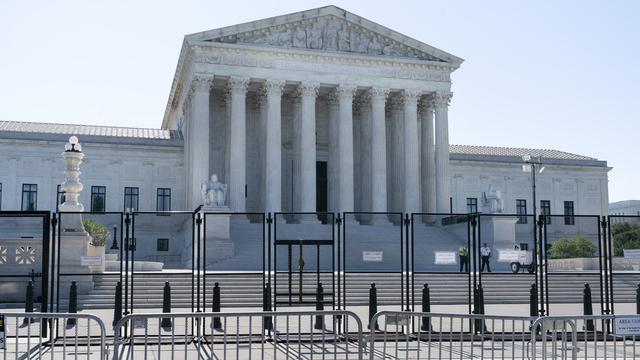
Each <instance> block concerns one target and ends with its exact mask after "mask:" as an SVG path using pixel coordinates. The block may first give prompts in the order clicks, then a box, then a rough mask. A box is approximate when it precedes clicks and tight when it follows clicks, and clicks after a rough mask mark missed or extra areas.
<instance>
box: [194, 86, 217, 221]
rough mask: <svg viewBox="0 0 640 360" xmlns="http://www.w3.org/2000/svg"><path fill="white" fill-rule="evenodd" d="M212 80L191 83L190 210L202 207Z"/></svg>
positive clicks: (207, 172) (206, 175) (207, 167)
mask: <svg viewBox="0 0 640 360" xmlns="http://www.w3.org/2000/svg"><path fill="white" fill-rule="evenodd" d="M212 82H213V78H212V77H209V76H196V77H194V78H193V80H192V81H191V86H192V89H191V91H192V94H191V116H190V118H189V120H190V122H191V124H190V126H189V128H190V131H189V133H190V135H191V139H190V141H189V143H190V144H191V149H192V154H193V158H192V159H193V162H192V163H191V164H190V166H191V184H190V185H189V191H190V193H191V204H190V205H191V209H195V208H196V207H198V206H199V205H202V195H201V190H200V188H201V184H202V183H203V182H205V181H206V180H207V179H208V178H209V176H210V174H209V150H210V148H209V125H210V117H209V95H210V93H211V85H212Z"/></svg>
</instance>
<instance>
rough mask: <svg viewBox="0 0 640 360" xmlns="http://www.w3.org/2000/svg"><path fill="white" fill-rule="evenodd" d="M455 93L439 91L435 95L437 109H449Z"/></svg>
mask: <svg viewBox="0 0 640 360" xmlns="http://www.w3.org/2000/svg"><path fill="white" fill-rule="evenodd" d="M452 97H453V93H451V92H448V91H437V92H435V93H434V94H433V98H434V100H435V106H436V107H447V106H449V104H451V98H452Z"/></svg>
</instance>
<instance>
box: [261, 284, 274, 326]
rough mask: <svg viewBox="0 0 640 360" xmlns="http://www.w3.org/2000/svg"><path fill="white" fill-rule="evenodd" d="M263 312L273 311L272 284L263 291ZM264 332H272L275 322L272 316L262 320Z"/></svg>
mask: <svg viewBox="0 0 640 360" xmlns="http://www.w3.org/2000/svg"><path fill="white" fill-rule="evenodd" d="M262 311H271V284H269V283H267V285H266V286H265V287H264V290H263V291H262ZM262 326H263V328H264V330H268V331H271V330H272V329H273V322H272V319H271V316H265V317H264V319H263V320H262Z"/></svg>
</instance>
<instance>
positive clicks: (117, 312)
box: [111, 281, 122, 327]
mask: <svg viewBox="0 0 640 360" xmlns="http://www.w3.org/2000/svg"><path fill="white" fill-rule="evenodd" d="M120 319H122V283H121V282H120V281H118V282H117V283H116V299H115V306H114V307H113V322H112V323H111V326H113V327H115V326H116V324H117V323H118V321H120Z"/></svg>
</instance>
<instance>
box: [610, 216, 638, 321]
mask: <svg viewBox="0 0 640 360" xmlns="http://www.w3.org/2000/svg"><path fill="white" fill-rule="evenodd" d="M607 223H608V227H607V235H608V240H609V243H608V244H607V249H606V250H607V254H608V257H607V258H606V261H607V262H608V263H607V264H608V265H609V269H610V273H609V277H608V278H605V286H606V287H608V288H609V290H610V291H609V295H610V299H608V300H609V302H610V304H611V306H612V310H614V311H615V312H617V313H631V312H635V311H636V309H635V302H636V290H637V286H638V284H640V216H628V215H627V216H625V215H611V216H609V219H608V222H607Z"/></svg>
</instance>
